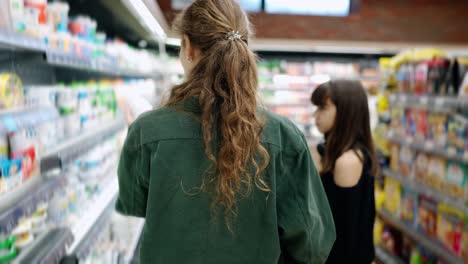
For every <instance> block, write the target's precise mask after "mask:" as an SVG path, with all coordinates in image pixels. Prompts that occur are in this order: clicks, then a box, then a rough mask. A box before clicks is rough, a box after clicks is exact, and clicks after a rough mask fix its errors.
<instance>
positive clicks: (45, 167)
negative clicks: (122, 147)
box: [41, 115, 125, 172]
mask: <svg viewBox="0 0 468 264" xmlns="http://www.w3.org/2000/svg"><path fill="white" fill-rule="evenodd" d="M124 128H125V121H124V120H123V117H122V116H120V115H118V116H117V117H116V118H115V119H114V120H111V121H110V122H109V123H107V124H104V125H102V126H100V127H97V128H95V129H91V130H89V131H87V132H86V133H83V134H80V135H77V136H74V137H72V139H70V140H67V141H65V142H63V143H62V144H59V145H58V146H56V147H55V148H52V149H50V150H48V151H47V152H46V153H44V155H42V157H41V172H45V171H49V170H51V169H55V166H57V163H60V164H58V165H60V166H63V165H65V164H67V163H69V162H71V161H73V160H74V159H76V158H77V157H78V156H79V155H81V154H84V153H85V152H86V151H88V150H89V149H91V148H92V147H94V146H96V145H97V144H99V143H100V142H102V141H103V140H104V139H106V138H108V137H109V136H111V135H114V134H115V133H117V132H118V131H120V130H122V129H124Z"/></svg>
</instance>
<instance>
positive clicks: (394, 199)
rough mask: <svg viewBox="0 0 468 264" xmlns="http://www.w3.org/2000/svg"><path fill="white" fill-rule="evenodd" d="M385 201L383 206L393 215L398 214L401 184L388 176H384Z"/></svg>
mask: <svg viewBox="0 0 468 264" xmlns="http://www.w3.org/2000/svg"><path fill="white" fill-rule="evenodd" d="M384 192H385V202H384V208H385V209H386V210H387V211H389V212H390V213H392V214H393V215H395V216H399V215H400V212H399V210H400V198H401V185H400V183H399V182H398V181H396V180H394V179H391V178H389V177H386V178H385V187H384Z"/></svg>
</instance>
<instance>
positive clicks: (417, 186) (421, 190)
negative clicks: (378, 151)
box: [383, 169, 468, 214]
mask: <svg viewBox="0 0 468 264" xmlns="http://www.w3.org/2000/svg"><path fill="white" fill-rule="evenodd" d="M383 174H384V175H385V176H387V177H390V178H392V179H395V180H397V181H398V182H400V184H401V185H402V186H405V188H410V189H412V190H414V191H415V192H417V193H418V194H422V195H425V196H428V197H431V198H434V199H435V200H437V201H438V202H440V203H444V204H447V205H449V206H451V207H453V208H456V209H458V210H460V211H461V212H465V214H468V206H467V205H465V204H464V203H463V201H460V200H457V199H455V198H453V197H450V196H448V195H445V194H443V193H441V192H438V191H435V190H433V189H431V188H429V187H427V186H425V185H424V184H422V183H419V182H415V181H413V180H411V179H408V178H405V177H403V176H402V175H400V174H399V173H397V172H394V171H392V170H389V169H384V170H383Z"/></svg>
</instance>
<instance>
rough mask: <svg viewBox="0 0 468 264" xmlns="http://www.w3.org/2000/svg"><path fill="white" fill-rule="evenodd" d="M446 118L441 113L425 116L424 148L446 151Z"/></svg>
mask: <svg viewBox="0 0 468 264" xmlns="http://www.w3.org/2000/svg"><path fill="white" fill-rule="evenodd" d="M447 122H448V116H447V115H446V114H441V113H429V114H428V116H427V142H426V147H428V148H434V149H446V147H447V133H448V132H447Z"/></svg>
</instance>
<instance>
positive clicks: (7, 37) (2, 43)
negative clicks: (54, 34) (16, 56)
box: [0, 29, 46, 52]
mask: <svg viewBox="0 0 468 264" xmlns="http://www.w3.org/2000/svg"><path fill="white" fill-rule="evenodd" d="M0 49H6V50H24V51H35V52H45V51H46V45H45V43H44V42H43V41H41V40H39V39H37V38H33V37H29V36H27V35H22V34H17V33H12V32H9V31H6V30H4V29H0Z"/></svg>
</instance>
